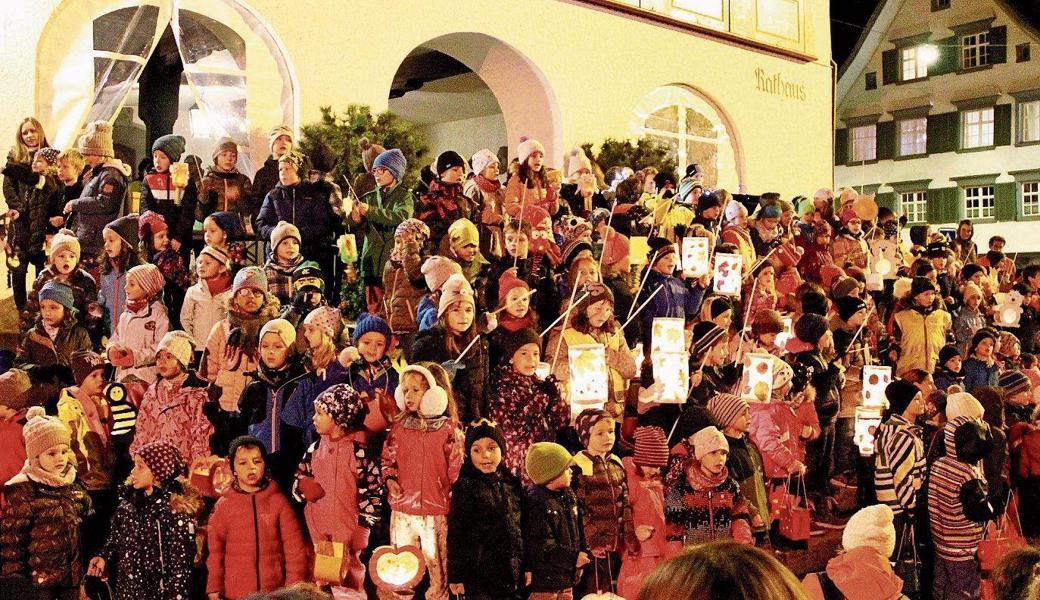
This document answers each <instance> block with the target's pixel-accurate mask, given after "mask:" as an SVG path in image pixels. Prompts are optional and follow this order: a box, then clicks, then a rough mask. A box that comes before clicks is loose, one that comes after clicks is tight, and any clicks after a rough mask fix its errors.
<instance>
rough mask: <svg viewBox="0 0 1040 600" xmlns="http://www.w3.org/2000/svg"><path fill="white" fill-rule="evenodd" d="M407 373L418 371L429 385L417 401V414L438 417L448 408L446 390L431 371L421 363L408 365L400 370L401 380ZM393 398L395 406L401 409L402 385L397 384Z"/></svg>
mask: <svg viewBox="0 0 1040 600" xmlns="http://www.w3.org/2000/svg"><path fill="white" fill-rule="evenodd" d="M407 373H419V374H420V375H422V376H423V377H425V378H426V383H427V384H428V385H429V386H430V389H428V390H426V392H425V393H423V397H422V400H420V401H419V415H420V416H422V417H425V418H431V417H439V416H441V415H443V414H444V411H445V410H447V409H448V392H446V391H445V390H444V388H442V387H441V386H439V385H437V380H436V379H434V378H433V373H431V372H430V370H429V369H427V368H426V367H424V366H422V365H408V366H407V367H405V368H404V370H403V371H401V380H402V381H403V380H404V376H405V374H407ZM394 398H395V399H396V400H397V408H399V409H400V410H402V411H403V410H404V386H403V385H398V386H397V389H396V390H394Z"/></svg>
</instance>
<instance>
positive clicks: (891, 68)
mask: <svg viewBox="0 0 1040 600" xmlns="http://www.w3.org/2000/svg"><path fill="white" fill-rule="evenodd" d="M897 81H899V51H898V50H885V51H884V52H882V53H881V83H882V85H887V84H889V83H895V82H897Z"/></svg>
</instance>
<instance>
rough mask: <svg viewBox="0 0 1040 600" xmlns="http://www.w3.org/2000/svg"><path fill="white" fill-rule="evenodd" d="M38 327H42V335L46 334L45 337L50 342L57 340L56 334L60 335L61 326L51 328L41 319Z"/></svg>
mask: <svg viewBox="0 0 1040 600" xmlns="http://www.w3.org/2000/svg"><path fill="white" fill-rule="evenodd" d="M40 325H43V331H44V333H46V334H47V337H49V338H50V339H51V341H52V342H53V341H54V340H56V339H58V334H59V333H61V325H58V326H57V327H51V326H50V325H48V324H47V322H46V321H44V320H42V319H41V320H40Z"/></svg>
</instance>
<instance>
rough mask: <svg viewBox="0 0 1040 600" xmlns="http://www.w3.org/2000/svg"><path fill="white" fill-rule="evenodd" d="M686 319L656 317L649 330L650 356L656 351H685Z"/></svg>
mask: <svg viewBox="0 0 1040 600" xmlns="http://www.w3.org/2000/svg"><path fill="white" fill-rule="evenodd" d="M685 327H686V321H685V320H684V319H680V318H674V317H656V318H655V319H654V324H653V329H652V330H651V337H652V340H653V341H652V342H651V344H650V356H651V358H652V357H653V356H654V355H656V354H657V353H658V352H685V351H686V329H685Z"/></svg>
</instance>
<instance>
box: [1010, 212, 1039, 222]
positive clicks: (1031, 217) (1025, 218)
mask: <svg viewBox="0 0 1040 600" xmlns="http://www.w3.org/2000/svg"><path fill="white" fill-rule="evenodd" d="M1015 220H1016V221H1040V215H1029V216H1026V215H1023V214H1019V215H1016V216H1015Z"/></svg>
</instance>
